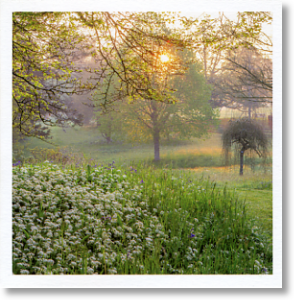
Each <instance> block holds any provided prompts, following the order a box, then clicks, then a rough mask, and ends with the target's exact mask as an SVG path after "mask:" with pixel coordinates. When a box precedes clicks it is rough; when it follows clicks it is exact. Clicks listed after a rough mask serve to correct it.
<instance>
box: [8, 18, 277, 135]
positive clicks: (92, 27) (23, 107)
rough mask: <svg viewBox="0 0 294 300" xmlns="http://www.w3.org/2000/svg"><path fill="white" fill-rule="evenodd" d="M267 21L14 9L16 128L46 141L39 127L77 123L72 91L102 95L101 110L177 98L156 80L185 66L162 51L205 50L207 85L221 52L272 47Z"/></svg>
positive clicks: (268, 50)
mask: <svg viewBox="0 0 294 300" xmlns="http://www.w3.org/2000/svg"><path fill="white" fill-rule="evenodd" d="M270 21H271V15H270V14H269V13H266V12H253V13H250V12H243V13H239V15H238V20H237V21H234V22H232V21H230V20H228V19H227V18H225V16H224V15H223V14H222V15H220V17H219V18H216V19H211V18H205V19H202V20H200V19H193V18H186V17H183V16H179V15H177V14H176V13H166V12H161V13H156V12H135V13H133V12H126V13H122V12H118V13H109V12H80V13H70V12H62V13H59V12H58V13H53V12H15V13H14V14H13V126H14V128H18V129H19V130H20V131H21V132H22V133H23V134H26V135H33V136H38V137H41V138H42V137H45V136H48V134H46V133H45V131H44V129H42V128H41V127H40V126H41V125H40V124H45V125H63V124H66V123H69V124H79V125H80V124H82V116H81V115H80V114H79V113H78V112H77V111H76V110H75V109H74V108H73V106H71V105H70V103H71V99H72V96H73V95H87V94H88V93H90V92H93V91H96V93H97V91H98V92H99V93H100V99H102V100H103V101H102V102H101V104H102V107H103V108H104V109H107V106H108V105H109V104H110V103H112V102H115V101H119V100H121V99H123V98H128V99H129V101H130V102H132V101H136V100H138V99H144V101H147V100H151V101H159V102H165V103H169V102H174V101H175V99H176V98H175V90H174V89H172V88H169V87H168V86H166V87H165V88H164V89H162V88H159V86H158V85H156V84H155V83H156V82H158V80H154V78H162V77H163V76H169V75H172V76H173V75H179V76H181V75H182V74H184V73H185V72H186V71H187V67H188V66H187V64H186V63H185V62H184V61H183V60H180V59H173V60H171V61H170V62H169V68H166V69H164V68H163V66H162V63H161V62H160V59H159V58H160V56H161V55H163V54H165V53H176V52H181V51H183V50H184V49H190V50H192V51H194V52H195V54H196V55H198V56H199V53H202V54H203V55H202V58H203V60H202V61H203V63H204V75H205V77H206V80H208V82H210V81H209V77H210V75H212V76H213V75H214V74H216V73H217V65H218V64H219V63H221V61H222V56H221V55H220V53H225V52H226V51H227V50H234V49H237V48H238V47H246V48H250V49H253V48H254V49H255V50H256V51H259V52H267V53H269V52H270V51H271V45H270V41H269V40H268V39H266V38H265V37H264V35H263V34H262V30H261V29H262V24H263V23H266V22H270ZM175 23H177V25H176V26H175V25H174V24H175ZM171 29H172V30H171ZM174 57H175V58H179V57H180V55H174ZM247 73H248V74H249V75H250V73H249V72H247ZM248 74H247V75H248ZM254 75H256V74H254ZM114 80H116V82H115V87H116V88H115V89H114V90H112V91H111V90H110V86H112V85H113V84H114ZM85 97H86V96H85ZM87 97H90V96H89V95H88V96H87ZM38 124H39V125H38ZM37 125H38V126H39V127H38V126H37Z"/></svg>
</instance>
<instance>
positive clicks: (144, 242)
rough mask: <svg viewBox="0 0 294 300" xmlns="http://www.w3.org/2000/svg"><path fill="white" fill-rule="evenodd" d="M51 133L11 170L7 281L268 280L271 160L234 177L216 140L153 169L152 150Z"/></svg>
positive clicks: (174, 153) (177, 152) (166, 155)
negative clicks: (17, 277) (130, 277)
mask: <svg viewBox="0 0 294 300" xmlns="http://www.w3.org/2000/svg"><path fill="white" fill-rule="evenodd" d="M54 130H55V132H54V139H53V140H52V141H53V142H54V143H56V144H58V145H59V148H56V147H55V146H53V145H49V144H44V143H43V144H42V143H41V142H39V141H37V140H34V139H31V140H30V141H29V142H28V144H27V147H26V150H25V152H26V151H27V152H26V153H22V155H23V156H25V159H24V160H23V161H22V163H21V164H18V163H16V164H15V166H14V167H13V234H14V236H13V272H14V274H97V275H99V274H272V173H271V161H270V159H268V161H266V162H261V161H257V160H256V159H255V160H254V159H253V157H251V158H250V159H251V160H250V159H248V162H247V164H246V161H245V169H244V176H242V177H240V176H239V175H238V165H237V164H232V165H230V166H225V165H224V159H223V155H222V151H221V148H220V135H219V134H217V133H215V134H213V135H212V136H211V137H210V138H209V139H207V140H204V141H203V140H192V141H188V142H181V143H176V144H173V143H166V144H164V145H163V146H162V147H161V155H162V162H161V163H160V164H159V165H158V164H157V165H154V164H153V163H152V154H153V148H152V145H148V144H146V145H133V144H115V145H107V144H105V143H104V142H103V140H102V139H101V137H99V135H98V134H97V131H95V130H94V129H86V130H83V129H77V130H75V129H66V131H67V132H64V131H62V130H61V129H57V128H56V129H54ZM68 131H70V132H68ZM27 149H32V150H31V151H28V150H27ZM81 153H82V154H81ZM253 161H254V163H253ZM170 162H173V163H170ZM232 162H233V163H234V161H232Z"/></svg>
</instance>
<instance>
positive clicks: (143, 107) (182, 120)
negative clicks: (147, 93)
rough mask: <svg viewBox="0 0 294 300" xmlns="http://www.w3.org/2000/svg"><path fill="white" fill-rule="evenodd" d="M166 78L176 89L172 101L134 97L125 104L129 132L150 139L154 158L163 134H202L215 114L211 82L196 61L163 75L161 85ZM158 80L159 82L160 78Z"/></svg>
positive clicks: (156, 156) (135, 138)
mask: <svg viewBox="0 0 294 300" xmlns="http://www.w3.org/2000/svg"><path fill="white" fill-rule="evenodd" d="M192 55H193V54H192V53H191V52H189V53H184V54H183V56H186V59H187V58H188V59H189V60H190V59H191V56H192ZM190 61H191V60H190ZM167 64H168V62H167ZM166 68H168V66H166ZM157 80H158V79H157ZM165 81H169V83H168V84H169V85H170V86H171V88H173V89H174V90H176V91H175V93H174V97H175V99H176V102H175V103H166V102H159V101H155V100H149V99H137V101H136V102H133V103H131V104H130V105H128V106H126V107H125V109H126V110H125V111H124V123H125V128H126V129H127V133H128V135H129V136H130V137H131V138H132V139H134V140H136V141H139V140H141V141H147V140H152V141H153V145H154V160H155V161H159V160H160V143H161V140H162V139H163V138H172V137H176V136H177V137H178V138H180V139H185V138H191V137H200V136H203V135H205V134H206V133H208V130H209V129H211V126H212V125H213V124H214V117H215V112H214V111H213V109H212V108H211V106H210V105H209V103H208V101H209V99H210V86H209V85H207V83H206V81H205V78H204V75H203V70H202V67H201V65H200V64H199V63H198V62H195V61H194V62H193V63H191V65H190V68H189V69H188V71H187V72H186V73H185V74H183V75H181V76H176V77H173V78H170V79H168V78H166V79H162V82H161V84H163V86H164V85H165V84H166V83H165ZM157 84H158V85H160V83H159V82H157Z"/></svg>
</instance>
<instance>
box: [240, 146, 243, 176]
mask: <svg viewBox="0 0 294 300" xmlns="http://www.w3.org/2000/svg"><path fill="white" fill-rule="evenodd" d="M243 157H244V149H243V148H242V149H241V151H240V176H241V175H243Z"/></svg>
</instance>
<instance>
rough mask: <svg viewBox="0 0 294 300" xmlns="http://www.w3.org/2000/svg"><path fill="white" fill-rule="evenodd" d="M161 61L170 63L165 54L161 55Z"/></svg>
mask: <svg viewBox="0 0 294 300" xmlns="http://www.w3.org/2000/svg"><path fill="white" fill-rule="evenodd" d="M160 60H161V61H162V62H163V63H165V62H167V61H169V57H168V56H167V55H165V54H162V55H160Z"/></svg>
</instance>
